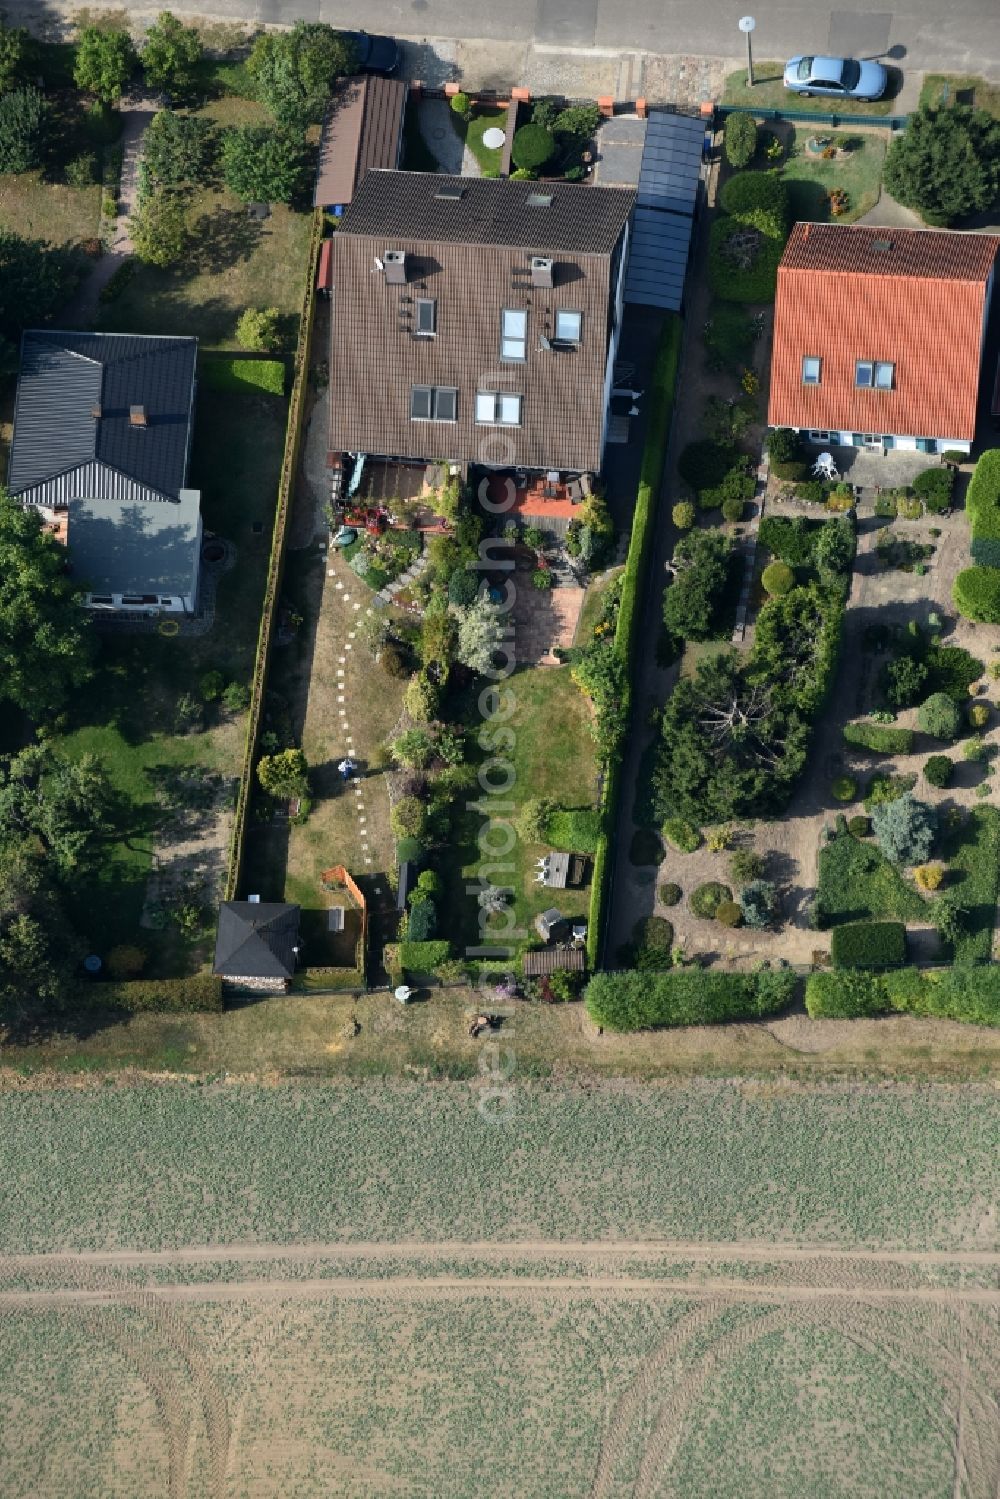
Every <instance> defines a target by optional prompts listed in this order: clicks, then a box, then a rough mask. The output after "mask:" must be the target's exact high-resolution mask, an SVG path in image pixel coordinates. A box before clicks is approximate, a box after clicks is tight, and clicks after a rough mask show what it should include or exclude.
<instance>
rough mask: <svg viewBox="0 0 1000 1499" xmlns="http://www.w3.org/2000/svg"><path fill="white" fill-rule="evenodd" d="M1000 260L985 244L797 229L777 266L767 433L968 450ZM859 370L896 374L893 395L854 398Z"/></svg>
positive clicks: (982, 239) (947, 237) (915, 232)
mask: <svg viewBox="0 0 1000 1499" xmlns="http://www.w3.org/2000/svg"><path fill="white" fill-rule="evenodd" d="M998 250H1000V238H998V237H997V236H995V235H990V234H953V233H946V232H944V231H939V230H929V229H902V230H901V229H891V230H889V229H877V228H873V227H869V226H867V225H860V224H859V225H845V224H802V223H799V224H796V226H795V228H794V229H793V230H792V234H791V237H790V239H789V241H788V244H787V246H786V247H785V252H784V254H783V256H782V258H781V263H780V265H779V267H778V292H777V299H776V304H775V317H774V340H773V347H772V354H771V394H770V401H769V405H768V415H767V419H768V422H769V423H770V425H771V426H774V427H806V428H810V427H811V428H819V429H824V430H825V429H831V430H833V429H836V430H840V431H844V432H886V433H896V434H899V435H902V436H912V437H950V438H955V439H958V440H971V438H972V437H973V436H974V433H975V425H976V400H977V395H978V390H979V363H980V353H981V343H982V335H983V321H984V313H985V299H986V286H987V281H988V278H989V274H990V271H991V269H992V266H993V262H994V260H995V258H996V255H997V251H998ZM806 356H812V357H814V358H818V359H820V360H821V361H822V373H821V379H820V383H819V384H818V385H804V384H803V382H802V360H803V358H804V357H806ZM859 359H868V360H879V361H884V362H886V363H889V364H893V365H895V376H894V384H893V389H892V390H871V389H867V390H866V389H858V388H857V386H856V385H855V369H854V367H855V362H856V361H857V360H859Z"/></svg>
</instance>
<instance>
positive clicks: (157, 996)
mask: <svg viewBox="0 0 1000 1499" xmlns="http://www.w3.org/2000/svg"><path fill="white" fill-rule="evenodd" d="M74 1007H75V1008H77V1009H87V1010H126V1011H128V1013H129V1014H130V1015H140V1014H142V1013H143V1012H149V1013H151V1012H156V1013H159V1014H163V1015H167V1014H171V1013H172V1014H181V1013H183V1012H193V1011H199V1010H214V1011H216V1012H218V1011H219V1010H221V1009H222V979H221V978H220V977H219V976H218V975H217V974H215V973H196V974H194V975H193V976H192V977H190V978H183V979H131V980H129V981H128V982H126V983H120V984H82V985H81V986H80V988H79V989H78V990H77V994H76V997H75V1001H74Z"/></svg>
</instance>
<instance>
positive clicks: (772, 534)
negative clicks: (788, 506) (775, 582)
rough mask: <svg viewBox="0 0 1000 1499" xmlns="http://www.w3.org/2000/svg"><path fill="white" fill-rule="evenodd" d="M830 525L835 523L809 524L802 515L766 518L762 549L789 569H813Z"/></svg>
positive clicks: (760, 530)
mask: <svg viewBox="0 0 1000 1499" xmlns="http://www.w3.org/2000/svg"><path fill="white" fill-rule="evenodd" d="M827 524H832V522H824V521H815V520H806V519H805V517H804V516H801V515H795V516H786V515H765V517H764V519H763V520H762V521H761V523H760V527H759V528H758V532H757V536H758V540H759V541H760V544H761V546H764V547H766V548H767V550H768V551H769V552H770V553H771V554H772V556H774V557H777V558H778V559H779V560H780V561H781V562H786V563H787V564H788V566H789V567H810V566H811V565H812V563H813V559H814V557H815V554H816V543H817V541H818V539H819V536H820V534H821V533H822V532H823V531H824V530H825V529H826V526H827Z"/></svg>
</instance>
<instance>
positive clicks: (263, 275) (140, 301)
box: [99, 96, 311, 349]
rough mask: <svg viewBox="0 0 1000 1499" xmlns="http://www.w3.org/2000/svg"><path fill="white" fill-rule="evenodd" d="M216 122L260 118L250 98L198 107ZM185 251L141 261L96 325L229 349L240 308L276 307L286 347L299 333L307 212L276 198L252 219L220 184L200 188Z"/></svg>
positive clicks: (258, 107) (259, 109)
mask: <svg viewBox="0 0 1000 1499" xmlns="http://www.w3.org/2000/svg"><path fill="white" fill-rule="evenodd" d="M198 113H199V114H201V115H203V116H204V117H205V118H208V119H212V120H214V121H215V122H216V123H217V124H218V125H220V126H225V125H244V124H252V123H256V122H258V121H262V120H265V119H266V118H267V116H266V113H265V111H264V109H263V107H262V106H261V105H259V104H256V103H254V102H253V101H251V100H249V99H241V98H235V97H228V96H227V97H223V98H220V99H214V100H211V101H210V102H209V103H208V104H206V105H205V107H204V108H203V109H202V110H200V111H198ZM188 223H189V227H190V250H189V253H188V254H187V256H186V257H185V259H184V261H183V262H182V263H181V264H180V265H177V266H173V267H171V268H169V269H167V270H159V269H157V268H156V267H155V266H148V265H144V266H140V268H139V271H138V273H137V274H136V275H135V276H134V277H133V279H132V280H131V281H130V282H129V283H128V285H127V286H126V287H125V289H124V291H123V292H122V293H121V294H120V296H118V297H117V298H116V300H115V301H113V302H111V303H108V304H106V305H104V306H102V307H101V310H100V319H99V323H100V327H101V328H102V329H106V330H107V331H109V332H113V333H122V332H131V333H177V334H181V333H193V334H196V335H197V337H198V338H199V339H200V340H201V342H202V344H203V346H205V347H207V348H222V349H231V348H236V347H238V345H237V343H236V321H237V319H238V317H239V315H240V313H241V312H243V311H244V309H245V308H247V307H277V309H278V310H279V312H281V313H283V314H284V315H285V333H286V340H287V343H288V344H289V346H291V345H292V344H293V343H294V340H295V337H296V335H297V331H298V315H299V311H300V309H301V305H302V292H303V278H304V275H305V270H306V263H307V256H308V249H309V234H310V228H311V214H310V213H309V212H306V211H296V210H293V209H291V208H288V207H286V206H284V205H283V204H280V203H276V204H274V205H273V206H272V210H271V217H270V218H269V219H267V220H266V221H265V222H264V223H258V222H256V221H255V220H252V219H250V218H249V217H248V215H247V207H246V204H245V203H240V202H239V201H238V200H237V199H236V198H234V197H233V196H232V194H231V193H229V192H227V191H226V190H225V189H224V188H221V187H219V188H215V187H203V188H197V189H196V190H194V191H193V192H192V193H191V195H190V199H189V208H188Z"/></svg>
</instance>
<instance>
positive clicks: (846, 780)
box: [830, 776, 858, 802]
mask: <svg viewBox="0 0 1000 1499" xmlns="http://www.w3.org/2000/svg"><path fill="white" fill-rule="evenodd" d="M830 792H831V795H832V796H833V798H834V800H835V801H838V802H853V801H854V799H855V797H856V796H857V794H858V783H857V781H856V780H855V779H854V777H853V776H836V777H835V778H834V780H833V781H832V782H831V785H830Z"/></svg>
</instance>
